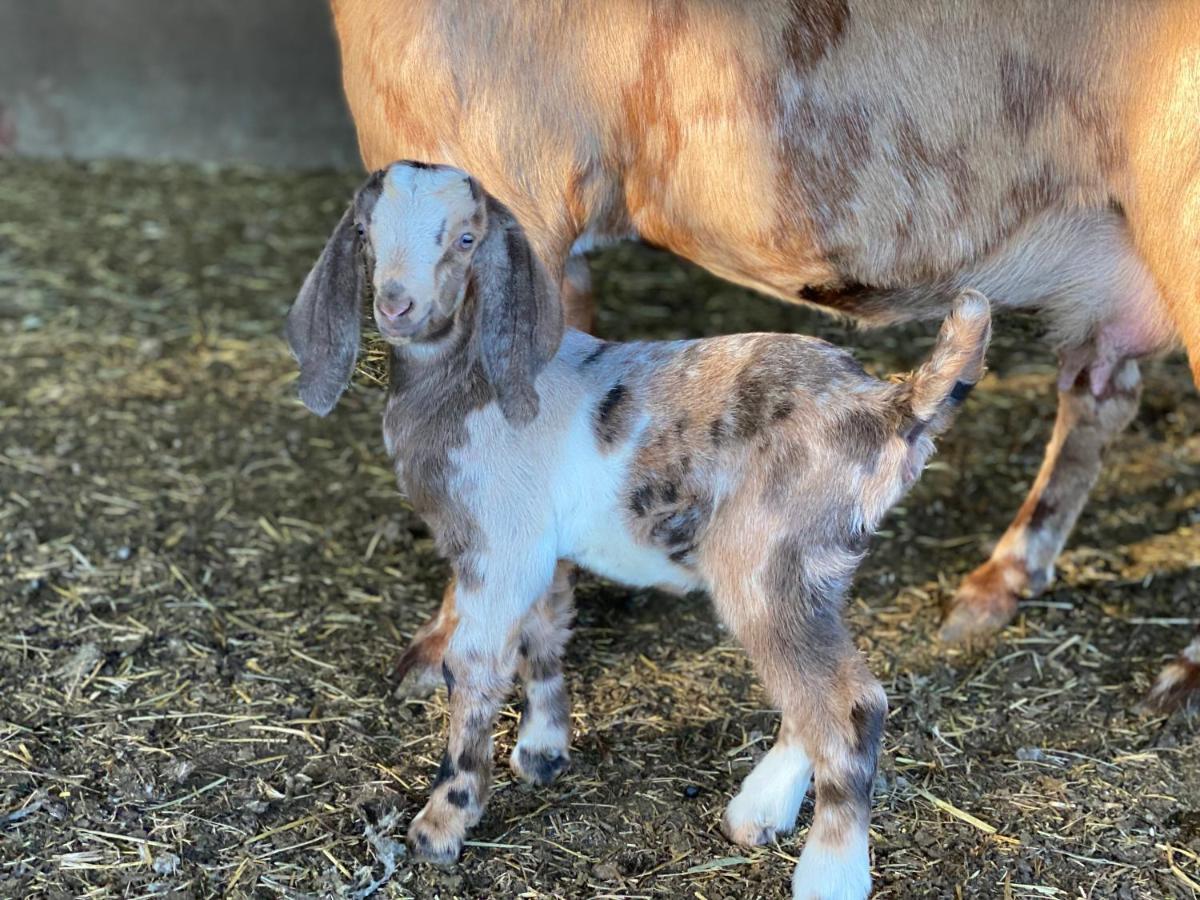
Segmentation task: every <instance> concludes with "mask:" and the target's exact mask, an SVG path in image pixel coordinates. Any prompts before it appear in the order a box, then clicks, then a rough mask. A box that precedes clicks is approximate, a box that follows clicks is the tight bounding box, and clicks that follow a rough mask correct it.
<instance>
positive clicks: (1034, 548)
mask: <svg viewBox="0 0 1200 900" xmlns="http://www.w3.org/2000/svg"><path fill="white" fill-rule="evenodd" d="M1141 393H1142V380H1141V374H1140V373H1139V371H1138V366H1137V363H1136V362H1134V361H1133V360H1128V361H1126V362H1125V363H1123V364H1122V365H1120V366H1119V367H1118V368H1117V369H1116V371H1115V372H1114V373H1113V375H1112V377H1111V379H1110V380H1109V383H1108V384H1107V385H1106V386H1105V388H1104V390H1103V391H1102V392H1101V394H1100V395H1099V396H1096V395H1095V394H1093V393H1092V390H1091V388H1090V387H1089V385H1088V379H1087V377H1086V373H1085V374H1084V375H1083V376H1081V377H1080V378H1079V379H1078V380H1077V381H1076V383H1075V384H1074V385H1073V386H1072V387H1071V388H1070V390H1060V391H1059V393H1058V417H1057V419H1056V420H1055V423H1054V433H1053V435H1052V436H1051V438H1050V443H1049V445H1048V446H1047V448H1046V458H1045V460H1044V461H1043V463H1042V468H1041V471H1040V472H1039V473H1038V477H1037V481H1035V482H1034V485H1033V488H1032V490H1030V492H1029V496H1028V497H1027V498H1026V500H1025V502H1024V504H1022V506H1021V509H1020V511H1019V512H1018V513H1017V517H1016V519H1014V520H1013V523H1012V524H1011V525H1010V526H1009V527H1008V531H1006V532H1005V533H1004V537H1002V538H1001V539H1000V542H999V543H998V544H997V545H996V549H995V550H994V551H993V552H992V555H991V558H990V559H989V560H988V561H987V562H986V563H984V564H983V565H982V566H980V567H979V568H978V569H976V570H975V571H974V572H972V573H971V574H970V575H968V576H967V577H966V579H965V580H964V581H963V583H962V586H961V587H960V588H959V589H958V592H957V593H956V594H955V596H954V599H953V601H952V602H951V605H950V607H949V609H948V610H947V612H946V618H945V621H944V622H943V623H942V627H941V630H940V632H939V634H938V636H939V637H940V638H941V639H942V640H943V641H948V642H961V641H967V640H970V639H972V638H978V637H986V636H988V635H990V634H992V633H994V632H996V631H998V630H999V629H1001V628H1003V627H1004V626H1005V625H1007V624H1008V623H1009V622H1010V621H1011V620H1012V618H1013V617H1014V616H1015V615H1016V614H1017V599H1018V597H1020V596H1022V595H1036V594H1038V593H1040V592H1041V591H1042V590H1044V589H1045V588H1046V587H1047V586H1048V585H1049V584H1050V582H1051V581H1052V580H1053V578H1054V560H1055V559H1056V558H1057V557H1058V554H1059V553H1060V552H1061V551H1062V548H1063V544H1065V543H1066V541H1067V537H1068V536H1069V535H1070V533H1071V529H1072V528H1073V527H1074V525H1075V520H1076V519H1077V518H1078V517H1079V513H1080V511H1081V510H1082V509H1083V506H1084V504H1085V503H1086V502H1087V498H1088V493H1089V492H1090V491H1091V489H1092V486H1093V485H1094V484H1095V483H1096V479H1097V478H1098V477H1099V475H1100V467H1101V464H1102V462H1103V456H1104V451H1105V450H1106V449H1107V448H1108V445H1109V444H1111V443H1112V441H1113V439H1114V438H1116V437H1117V435H1119V434H1120V433H1121V432H1122V431H1124V430H1125V427H1126V426H1127V425H1128V424H1129V423H1130V422H1131V421H1132V420H1133V418H1134V416H1135V415H1137V409H1138V402H1139V400H1140V398H1141Z"/></svg>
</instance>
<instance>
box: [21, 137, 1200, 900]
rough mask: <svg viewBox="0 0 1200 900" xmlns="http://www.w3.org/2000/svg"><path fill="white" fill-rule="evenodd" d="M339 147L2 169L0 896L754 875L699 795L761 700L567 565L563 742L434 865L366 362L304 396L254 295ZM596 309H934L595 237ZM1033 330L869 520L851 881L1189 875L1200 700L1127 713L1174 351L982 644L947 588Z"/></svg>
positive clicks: (930, 884) (394, 517)
mask: <svg viewBox="0 0 1200 900" xmlns="http://www.w3.org/2000/svg"><path fill="white" fill-rule="evenodd" d="M356 180H357V179H356V177H355V176H353V175H346V174H328V175H287V174H283V175H280V174H264V173H259V172H254V171H245V170H211V171H209V170H202V169H180V168H176V167H151V166H133V165H127V164H106V165H92V166H87V167H85V166H78V165H66V164H45V163H29V162H23V163H17V162H13V161H7V162H4V161H0V896H4V897H18V896H21V897H34V896H38V897H41V896H45V897H67V896H87V897H106V896H114V897H115V896H121V897H135V896H163V895H165V896H196V897H201V896H215V895H230V896H255V897H276V896H286V897H304V896H363V894H364V893H365V891H366V890H367V889H368V888H369V887H371V886H373V883H374V882H375V881H377V880H378V879H383V878H386V879H387V880H386V883H384V884H383V885H382V887H379V889H378V893H377V894H376V896H380V897H430V898H434V897H438V898H450V897H630V898H634V897H654V898H660V897H664V898H665V897H670V898H681V897H694V898H708V900H717V898H735V897H736V898H741V897H766V898H780V897H784V896H786V895H787V890H788V884H789V876H790V872H791V867H792V862H791V861H792V860H793V859H794V858H795V856H796V854H797V853H798V852H799V850H800V848H801V847H802V845H803V840H804V834H805V825H806V822H807V819H808V815H809V811H810V809H811V807H809V806H807V805H806V807H805V811H804V812H802V814H801V827H800V829H799V831H798V832H797V834H795V835H793V836H791V837H789V838H787V839H784V840H782V841H781V842H780V843H779V844H778V845H777V846H772V847H768V848H764V849H760V850H756V851H744V850H741V849H739V848H736V847H733V846H731V845H729V844H728V843H726V841H725V840H724V839H723V838H722V836H721V833H720V831H719V828H718V822H719V820H720V815H721V810H722V808H723V806H724V804H725V802H726V801H727V800H728V798H729V797H730V796H731V793H732V792H733V790H734V789H735V788H736V786H737V784H738V782H739V780H740V779H741V778H742V777H743V776H744V775H745V774H746V773H747V772H748V771H749V769H750V767H751V765H752V764H753V763H754V761H755V760H756V759H757V758H758V757H760V756H761V755H762V754H763V753H764V752H765V750H766V749H767V747H768V746H769V742H770V736H771V734H772V732H773V729H774V726H775V723H776V715H775V714H774V713H773V712H772V711H771V710H770V709H769V708H768V706H767V702H766V700H765V698H764V696H763V694H762V691H761V689H760V687H759V686H758V684H757V683H756V681H755V679H754V677H753V676H752V674H751V672H750V668H749V665H748V663H747V662H746V660H745V658H744V656H743V654H742V653H741V651H740V650H739V649H738V648H737V647H736V646H734V645H733V643H732V641H731V639H730V637H729V636H728V635H727V634H726V633H725V632H724V631H723V630H722V629H721V628H720V627H719V626H718V625H717V623H716V622H715V620H714V618H713V615H712V613H711V611H710V609H709V606H708V604H707V601H706V600H705V599H704V598H703V597H694V598H688V599H683V600H681V599H676V598H671V597H667V596H664V595H660V594H657V593H654V592H647V591H630V590H627V589H624V588H621V587H616V586H613V585H611V584H607V583H604V582H600V581H596V580H586V579H585V580H584V581H583V582H582V583H581V588H580V612H579V627H578V631H577V635H576V638H575V640H574V641H573V643H572V645H571V648H570V651H569V660H568V665H569V669H568V672H569V675H568V678H569V681H570V685H571V689H572V691H573V700H574V705H573V720H574V739H573V750H574V767H573V769H572V771H571V772H570V773H569V774H568V775H567V776H566V777H565V778H564V779H563V780H562V781H560V782H559V783H557V784H556V785H554V786H553V787H551V788H549V789H544V790H534V789H532V788H529V787H526V786H524V785H521V784H516V783H514V782H513V781H512V779H511V778H510V776H509V774H508V771H507V768H506V767H504V766H503V761H504V759H505V756H506V754H507V752H508V751H509V750H510V749H511V746H512V743H513V741H514V740H515V731H516V718H515V711H514V709H513V708H511V707H510V708H508V709H507V710H506V712H505V714H504V716H503V718H502V720H501V722H500V724H499V726H498V747H497V776H498V783H497V787H496V792H495V796H494V798H493V800H492V802H491V805H490V806H489V808H488V811H487V813H486V815H485V817H484V819H483V821H482V822H481V823H480V825H479V826H478V827H477V828H476V829H475V831H474V833H473V835H472V837H473V841H472V842H471V844H470V845H469V846H468V847H467V849H466V852H465V854H464V857H463V859H462V861H461V863H460V864H459V865H458V866H457V867H456V868H454V869H452V870H446V871H443V870H438V869H434V868H432V867H430V866H427V865H414V864H412V863H411V862H409V861H408V860H407V859H406V858H405V856H404V853H403V849H402V842H403V834H404V828H405V826H406V824H407V823H408V821H409V820H410V818H411V817H412V816H413V815H414V814H415V813H416V811H417V810H418V809H419V808H420V806H421V804H422V802H423V799H424V796H425V793H426V790H427V789H428V787H429V783H430V780H431V778H432V776H433V774H434V771H435V769H436V765H437V761H438V759H439V757H440V754H441V747H442V741H443V735H444V731H445V726H446V705H445V698H444V694H441V693H439V694H437V695H435V696H433V697H432V698H430V699H428V700H426V701H410V700H404V699H399V698H397V697H395V696H393V695H392V693H391V690H390V686H389V684H388V681H387V676H388V672H389V668H390V665H391V662H392V660H393V658H394V656H395V654H396V652H397V651H398V649H399V648H400V647H401V646H402V645H403V643H404V641H405V639H406V637H407V636H408V635H410V634H411V633H412V631H413V629H414V628H416V626H417V625H418V624H420V623H421V622H422V621H423V619H424V617H425V616H426V615H427V614H428V613H429V612H430V611H431V610H432V609H433V607H434V604H435V602H436V599H437V598H438V595H439V592H440V588H441V585H442V582H443V579H444V577H445V568H444V566H443V564H442V563H441V562H440V561H439V560H438V559H437V557H436V556H435V554H434V553H433V551H432V548H431V545H430V541H429V539H428V535H427V533H426V531H425V530H424V529H423V527H422V526H421V525H420V523H418V522H417V521H416V520H415V519H414V518H413V516H412V515H411V513H410V512H408V511H407V510H406V508H405V507H404V505H403V504H402V502H401V501H400V500H399V498H398V495H397V493H396V490H395V488H394V485H393V481H392V477H391V475H390V474H389V468H388V462H387V459H386V458H385V455H384V451H383V447H382V441H381V438H380V431H379V415H380V410H381V401H382V394H381V392H380V391H379V390H378V389H376V388H374V387H371V386H370V385H368V384H360V385H359V386H358V387H356V388H355V389H354V390H353V391H352V392H351V394H350V395H349V396H348V397H347V398H346V400H345V401H344V402H343V403H342V405H341V406H340V407H339V409H338V410H337V411H336V412H335V413H334V415H332V416H331V417H330V418H329V419H328V420H320V419H317V418H315V417H314V416H312V415H310V414H308V413H307V412H306V411H305V410H304V409H303V407H301V406H300V405H299V403H298V402H296V401H295V400H294V390H295V387H294V384H293V381H294V377H295V371H294V368H293V363H292V362H291V360H290V358H289V356H288V354H287V351H286V348H285V346H284V344H283V341H282V338H281V336H280V332H281V324H282V317H283V314H284V312H285V311H286V309H287V307H288V305H289V304H290V302H291V299H292V297H293V295H294V292H295V290H296V288H297V286H298V285H299V283H300V280H301V278H302V277H303V274H304V273H305V271H306V270H307V268H308V266H309V265H310V264H311V262H312V261H313V260H314V259H315V257H316V255H317V252H318V250H319V249H320V246H321V244H322V243H323V241H324V237H325V235H326V234H327V232H328V230H329V229H330V228H331V227H332V225H333V224H334V223H335V222H336V220H337V218H338V216H339V214H340V212H341V209H342V207H343V204H344V203H345V201H346V199H347V198H348V196H349V192H350V190H351V189H352V188H353V186H354V184H355V181H356ZM594 271H595V274H596V281H597V287H598V292H599V296H600V311H601V312H600V323H599V327H600V329H601V331H602V332H603V333H604V334H605V335H606V336H608V337H616V338H621V337H631V336H639V337H646V336H672V337H674V336H685V335H698V334H711V333H721V332H729V331H737V330H794V331H804V332H814V333H818V334H821V335H823V336H826V337H829V338H830V339H832V340H836V341H839V342H843V343H847V344H849V345H850V346H852V347H856V348H857V349H858V352H859V354H860V357H861V358H862V359H863V360H864V361H865V362H866V363H867V365H868V366H869V367H870V368H872V369H873V370H875V371H878V372H881V373H882V372H886V371H891V370H898V369H905V368H908V367H910V366H911V365H912V364H913V363H915V362H916V361H918V360H919V359H920V358H921V356H922V355H923V353H924V352H925V351H926V349H927V348H928V347H929V345H930V343H931V340H932V336H933V332H934V327H933V326H929V327H924V326H923V327H914V328H907V329H894V330H891V331H887V332H877V333H869V334H858V333H855V332H854V331H852V330H851V329H849V328H848V327H846V326H844V325H839V324H837V323H835V322H832V321H831V320H829V319H827V318H823V317H821V316H819V315H815V314H813V313H810V312H805V311H803V310H799V309H790V308H785V307H784V306H783V305H781V304H778V303H775V302H773V301H770V300H766V299H763V298H761V297H758V296H756V295H753V294H751V293H748V292H746V291H743V290H740V289H738V288H735V287H732V286H730V285H728V284H725V283H722V282H719V281H716V280H714V279H712V278H710V277H708V276H707V275H705V274H704V273H702V272H699V271H698V270H696V269H694V268H692V267H689V266H686V265H684V264H681V263H679V262H677V261H675V260H673V259H672V258H670V257H667V256H665V255H663V254H660V253H654V252H651V251H648V250H645V249H641V248H635V247H626V248H621V249H619V250H617V251H615V252H612V253H609V254H608V255H606V256H605V257H603V258H601V259H599V260H598V261H597V262H596V265H595V267H594ZM1036 335H1037V331H1036V326H1035V323H1032V322H1029V321H1018V320H1015V319H1013V318H1008V319H1005V320H1004V321H1003V322H1002V325H1001V327H1000V329H999V332H998V336H997V339H996V342H995V347H994V351H993V354H992V358H991V364H992V367H993V368H992V374H990V375H989V376H988V378H987V379H986V381H985V382H984V383H983V384H982V386H981V389H980V390H977V391H976V392H975V393H974V394H973V395H972V397H971V399H970V401H969V402H968V404H967V406H966V409H965V412H964V415H963V417H962V419H961V420H960V422H959V424H958V425H957V426H956V427H955V428H954V429H953V431H952V432H951V434H950V436H949V438H948V440H946V441H945V442H944V444H943V448H942V452H941V454H940V455H939V456H938V457H937V459H936V462H935V464H934V465H933V466H932V467H931V468H930V470H929V471H928V473H927V474H926V476H925V478H924V480H923V482H922V484H921V485H920V486H919V487H918V489H917V490H916V492H915V493H914V494H913V495H911V496H910V497H909V498H908V499H907V500H906V502H905V503H904V505H903V507H902V508H900V509H897V510H896V511H895V512H894V513H893V514H892V515H891V516H890V517H889V518H888V519H887V521H886V523H885V529H884V531H883V532H882V533H881V535H880V536H879V538H878V539H877V540H876V542H875V546H874V549H873V551H872V554H871V556H870V557H869V559H868V562H867V564H866V565H865V567H864V569H863V571H862V572H861V574H860V576H859V578H858V580H857V582H856V585H855V588H854V591H853V597H852V601H851V603H850V608H849V617H850V620H851V623H852V626H853V628H854V631H855V633H856V635H857V636H858V639H859V642H860V645H861V646H862V648H863V650H864V651H865V652H866V653H867V654H868V656H869V659H870V664H871V667H872V669H873V670H874V671H875V673H876V674H877V675H878V676H879V677H880V678H881V679H882V680H883V683H884V685H885V687H886V688H887V691H888V696H889V697H890V700H891V707H892V712H891V716H890V718H889V721H888V727H887V735H886V739H885V747H884V753H883V757H882V759H883V761H882V766H881V772H880V776H879V779H878V784H877V792H876V800H875V815H874V819H873V822H872V837H873V854H874V855H873V862H874V865H873V869H874V873H875V879H876V884H877V896H879V897H885V898H899V897H948V898H957V897H1001V898H1008V897H1013V898H1017V897H1023V898H1068V897H1079V898H1082V897H1094V898H1102V897H1103V898H1107V897H1116V898H1143V897H1145V898H1158V897H1175V898H1185V897H1186V898H1194V897H1195V896H1196V895H1197V894H1198V893H1200V753H1198V751H1200V730H1198V728H1197V720H1196V719H1194V718H1192V719H1189V718H1188V717H1187V716H1185V715H1182V714H1177V715H1175V716H1173V717H1171V718H1170V719H1161V718H1157V719H1156V718H1146V717H1141V716H1139V715H1137V714H1136V713H1135V712H1134V711H1133V707H1134V705H1135V703H1136V702H1137V700H1138V699H1139V697H1140V695H1141V694H1142V693H1143V691H1144V690H1145V689H1146V688H1147V686H1148V684H1149V679H1150V678H1151V676H1152V674H1153V673H1154V672H1155V671H1156V670H1157V668H1158V667H1159V666H1160V665H1161V664H1162V662H1164V661H1165V660H1166V659H1167V658H1169V656H1170V655H1171V654H1173V653H1174V652H1175V651H1177V650H1178V649H1179V648H1180V647H1181V646H1182V645H1183V643H1184V642H1185V641H1186V639H1187V635H1188V633H1189V630H1190V627H1191V623H1193V622H1194V621H1195V617H1196V616H1197V607H1196V602H1195V597H1196V595H1197V589H1198V588H1200V568H1198V567H1200V542H1198V541H1197V528H1198V524H1197V523H1198V520H1200V431H1198V430H1197V423H1200V399H1198V398H1197V395H1196V394H1195V393H1194V392H1193V390H1192V388H1191V387H1190V385H1189V381H1188V378H1187V374H1186V370H1185V367H1184V366H1183V364H1182V362H1181V361H1179V360H1170V361H1167V362H1162V363H1155V364H1152V365H1149V366H1147V367H1146V369H1147V389H1146V402H1145V405H1144V407H1143V409H1142V412H1141V415H1140V416H1139V418H1138V420H1137V422H1136V424H1135V425H1134V427H1133V428H1132V429H1131V430H1130V431H1129V433H1128V434H1126V435H1125V436H1124V437H1123V438H1122V439H1121V440H1120V442H1119V443H1118V445H1117V446H1116V447H1115V449H1114V450H1113V452H1112V456H1111V461H1110V464H1109V466H1108V468H1107V470H1106V472H1105V474H1104V476H1103V479H1102V481H1101V483H1100V485H1099V486H1098V488H1097V490H1096V492H1095V496H1094V499H1093V502H1092V504H1091V506H1090V507H1089V508H1088V509H1087V511H1086V512H1085V514H1084V516H1083V519H1082V521H1081V523H1080V526H1079V528H1078V530H1077V532H1076V534H1075V536H1074V538H1073V539H1072V541H1071V543H1070V545H1069V546H1068V549H1067V552H1066V554H1065V555H1064V557H1063V559H1062V560H1061V567H1060V578H1059V581H1058V582H1057V584H1056V585H1055V586H1054V588H1053V589H1052V590H1051V591H1050V592H1049V593H1047V594H1046V595H1045V596H1043V597H1042V598H1039V599H1038V600H1036V601H1030V602H1028V603H1026V604H1025V605H1024V606H1023V609H1022V615H1021V617H1020V619H1019V620H1018V622H1017V623H1016V624H1015V625H1014V626H1013V627H1011V628H1009V629H1008V630H1007V631H1005V632H1004V634H1003V636H1002V638H1001V639H1000V640H999V641H998V643H997V644H996V645H994V646H992V647H988V648H985V649H982V650H979V651H976V652H973V653H966V654H964V653H957V654H956V653H947V652H946V651H944V650H943V649H941V648H940V647H938V646H937V645H936V644H935V643H934V642H933V640H932V635H933V632H934V630H935V627H936V624H937V620H938V615H939V608H940V605H941V603H942V602H943V601H944V600H945V599H946V598H947V597H948V596H949V594H950V592H951V591H952V589H953V587H954V585H955V584H956V582H957V581H958V579H959V578H960V577H961V576H962V574H963V573H965V572H966V571H968V570H969V569H970V568H971V567H972V566H973V565H974V564H976V563H978V562H979V561H981V560H982V559H983V557H984V554H985V553H986V551H987V548H988V542H989V541H992V540H994V539H995V537H996V536H997V535H998V534H999V533H1000V532H1001V530H1002V529H1003V527H1004V525H1005V524H1006V523H1007V520H1008V517H1009V516H1010V515H1011V513H1012V512H1013V511H1015V509H1016V507H1017V506H1018V505H1019V503H1020V500H1021V498H1022V496H1023V494H1024V492H1025V490H1026V489H1027V488H1028V486H1029V483H1030V481H1031V479H1032V477H1033V475H1034V474H1035V472H1036V468H1037V464H1038V461H1039V459H1040V456H1041V449H1042V446H1043V442H1044V440H1045V438H1046V436H1047V434H1048V431H1049V427H1050V423H1051V421H1052V419H1053V402H1054V393H1053V389H1052V386H1051V384H1052V379H1051V373H1052V359H1051V356H1050V354H1049V353H1047V352H1046V351H1045V350H1044V348H1043V347H1042V345H1041V344H1039V343H1038V341H1037V340H1036Z"/></svg>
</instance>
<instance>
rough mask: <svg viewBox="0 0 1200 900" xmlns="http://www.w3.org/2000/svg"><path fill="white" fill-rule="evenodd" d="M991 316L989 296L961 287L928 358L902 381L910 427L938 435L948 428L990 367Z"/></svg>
mask: <svg viewBox="0 0 1200 900" xmlns="http://www.w3.org/2000/svg"><path fill="white" fill-rule="evenodd" d="M991 337H992V314H991V308H990V306H989V305H988V301H987V298H986V297H984V296H983V294H981V293H979V292H978V291H970V290H968V291H963V292H962V293H961V294H959V295H958V299H956V300H955V301H954V305H953V307H952V308H951V310H950V315H949V316H948V317H947V318H946V321H945V322H943V323H942V330H941V331H940V332H938V338H937V343H936V344H935V345H934V348H933V355H932V356H931V357H930V358H929V361H928V362H926V363H925V365H923V366H921V368H919V369H917V371H916V372H914V373H913V374H912V376H911V377H910V378H909V379H908V381H907V382H905V384H904V392H905V394H907V397H906V399H907V401H908V407H909V410H910V415H911V418H910V419H909V421H908V425H909V428H910V429H911V430H912V431H913V432H915V434H913V437H914V438H915V437H916V436H917V435H918V434H920V433H924V434H928V435H929V436H930V437H933V436H936V435H938V434H940V433H941V432H943V431H945V430H946V428H947V427H949V425H950V422H951V420H952V419H953V418H954V414H955V413H956V412H957V411H958V408H959V406H961V405H962V402H963V401H964V400H965V399H966V398H967V395H968V394H969V393H971V388H973V387H975V383H976V382H978V381H979V379H980V378H982V377H983V373H984V371H985V370H986V366H985V364H984V359H985V357H986V356H987V348H988V341H990V340H991Z"/></svg>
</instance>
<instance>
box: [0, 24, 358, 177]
mask: <svg viewBox="0 0 1200 900" xmlns="http://www.w3.org/2000/svg"><path fill="white" fill-rule="evenodd" d="M0 152H10V153H11V152H15V153H19V154H28V155H34V156H68V157H77V158H96V157H131V158H137V159H184V160H193V161H215V162H254V163H261V164H264V165H273V166H282V167H300V168H308V167H321V166H331V165H332V166H339V167H357V166H358V165H359V159H358V150H357V146H356V144H355V139H354V130H353V127H352V125H351V123H350V118H349V114H348V113H347V112H346V108H345V103H344V101H343V99H342V94H341V77H340V73H339V67H338V57H337V44H336V41H335V39H334V36H333V25H332V22H331V19H330V14H329V9H328V7H327V5H326V3H325V0H0Z"/></svg>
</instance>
